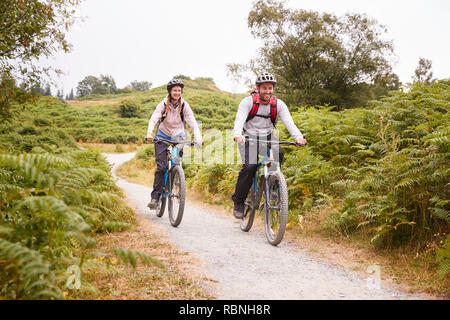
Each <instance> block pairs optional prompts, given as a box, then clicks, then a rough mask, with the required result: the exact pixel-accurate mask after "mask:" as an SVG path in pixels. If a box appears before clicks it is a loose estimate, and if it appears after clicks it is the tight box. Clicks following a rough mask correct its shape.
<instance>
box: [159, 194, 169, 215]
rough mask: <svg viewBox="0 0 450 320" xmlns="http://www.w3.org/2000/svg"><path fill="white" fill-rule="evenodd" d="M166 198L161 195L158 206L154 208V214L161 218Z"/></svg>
mask: <svg viewBox="0 0 450 320" xmlns="http://www.w3.org/2000/svg"><path fill="white" fill-rule="evenodd" d="M166 199H167V198H165V197H164V196H163V195H161V200H160V201H159V207H158V208H156V216H157V217H159V218H161V217H162V216H163V215H164V210H165V209H166Z"/></svg>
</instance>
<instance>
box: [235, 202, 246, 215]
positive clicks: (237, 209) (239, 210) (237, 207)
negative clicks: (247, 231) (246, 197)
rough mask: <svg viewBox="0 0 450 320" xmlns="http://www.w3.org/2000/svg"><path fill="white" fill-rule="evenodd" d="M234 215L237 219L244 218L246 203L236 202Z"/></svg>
mask: <svg viewBox="0 0 450 320" xmlns="http://www.w3.org/2000/svg"><path fill="white" fill-rule="evenodd" d="M233 215H234V217H235V218H236V219H242V218H243V217H244V204H243V203H236V202H235V203H234V208H233Z"/></svg>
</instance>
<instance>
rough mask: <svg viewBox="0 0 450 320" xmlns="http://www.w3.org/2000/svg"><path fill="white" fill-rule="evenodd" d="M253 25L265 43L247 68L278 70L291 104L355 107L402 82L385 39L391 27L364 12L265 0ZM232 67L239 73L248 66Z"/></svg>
mask: <svg viewBox="0 0 450 320" xmlns="http://www.w3.org/2000/svg"><path fill="white" fill-rule="evenodd" d="M248 26H249V28H250V30H251V33H252V35H253V36H254V37H255V38H257V39H261V40H262V41H263V46H262V47H261V48H260V49H259V53H258V56H257V57H256V58H255V59H253V60H252V61H250V63H249V64H248V65H247V66H246V69H247V70H251V71H253V73H255V74H257V73H259V72H264V71H268V72H272V73H274V74H275V76H276V77H277V80H278V84H277V92H278V93H279V95H280V96H282V97H283V98H284V99H285V100H286V101H287V102H289V103H295V104H308V105H317V104H331V105H337V106H339V107H340V108H348V107H355V106H360V105H365V104H366V103H367V101H368V100H369V99H374V98H376V97H377V96H379V95H381V94H386V93H387V92H388V91H389V90H391V89H397V88H398V87H399V79H398V76H397V75H395V74H393V73H392V68H391V66H390V63H389V58H390V57H391V56H392V55H393V45H392V42H391V41H386V40H384V39H383V35H384V34H385V33H386V31H387V29H386V28H385V27H384V26H382V25H380V24H378V22H377V21H376V20H374V19H371V18H369V17H368V16H366V15H364V14H350V13H348V14H345V15H344V16H342V17H337V16H335V15H333V14H329V13H318V12H314V11H307V10H301V9H299V10H296V9H289V8H287V7H286V6H285V3H284V1H277V0H267V1H262V0H259V1H257V2H255V3H254V5H253V8H252V10H251V11H250V13H249V15H248ZM228 68H229V73H231V75H232V76H233V77H234V78H236V75H235V74H233V72H234V73H236V72H237V71H238V70H240V69H242V68H239V67H238V66H237V65H236V64H230V65H229V66H228ZM230 68H232V69H230Z"/></svg>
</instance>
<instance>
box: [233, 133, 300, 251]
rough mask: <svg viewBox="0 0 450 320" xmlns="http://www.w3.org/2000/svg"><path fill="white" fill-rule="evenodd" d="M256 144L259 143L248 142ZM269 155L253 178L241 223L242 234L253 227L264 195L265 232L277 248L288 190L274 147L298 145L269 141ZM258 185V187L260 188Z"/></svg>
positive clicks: (285, 215) (286, 214)
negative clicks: (261, 172)
mask: <svg viewBox="0 0 450 320" xmlns="http://www.w3.org/2000/svg"><path fill="white" fill-rule="evenodd" d="M246 141H249V142H256V143H258V140H254V139H248V138H246ZM264 143H268V148H267V155H265V156H264V157H263V159H262V160H261V161H260V162H259V163H258V165H257V170H256V172H255V175H254V177H253V183H252V186H251V187H250V190H249V192H248V195H247V198H246V200H245V202H244V217H243V218H242V220H241V221H240V228H241V230H242V231H245V232H248V231H250V229H251V228H252V226H253V221H254V219H255V212H256V210H260V209H261V208H262V207H260V202H261V198H262V196H263V195H264V203H263V207H264V230H265V233H266V237H267V240H268V242H269V243H270V244H271V245H273V246H277V245H278V244H280V242H281V241H282V239H283V236H284V232H285V231H286V224H287V220H288V190H287V185H286V180H285V178H284V175H283V173H282V172H281V169H280V164H279V163H278V162H275V161H274V160H275V159H274V157H273V151H272V148H271V145H272V144H278V145H291V146H297V147H299V146H300V145H298V144H296V143H295V142H289V141H268V142H264ZM275 165H276V169H275V170H273V171H272V172H270V174H269V168H270V167H272V166H275ZM261 167H264V171H263V174H261V177H260V179H259V183H258V171H259V169H260V168H261ZM258 186H259V188H258Z"/></svg>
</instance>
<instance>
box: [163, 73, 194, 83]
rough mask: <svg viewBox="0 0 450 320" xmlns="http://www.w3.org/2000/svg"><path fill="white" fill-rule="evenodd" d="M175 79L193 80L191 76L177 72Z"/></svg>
mask: <svg viewBox="0 0 450 320" xmlns="http://www.w3.org/2000/svg"><path fill="white" fill-rule="evenodd" d="M173 79H180V80H192V79H191V78H190V77H189V76H185V75H184V74H177V75H176V76H174V77H173ZM167 82H169V81H167Z"/></svg>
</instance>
